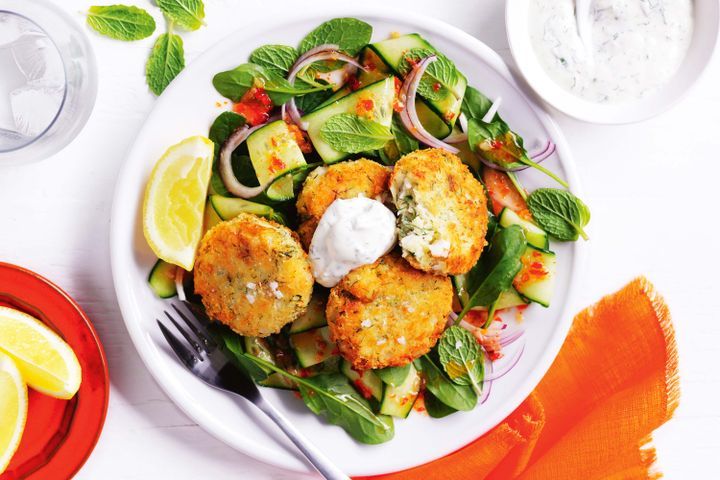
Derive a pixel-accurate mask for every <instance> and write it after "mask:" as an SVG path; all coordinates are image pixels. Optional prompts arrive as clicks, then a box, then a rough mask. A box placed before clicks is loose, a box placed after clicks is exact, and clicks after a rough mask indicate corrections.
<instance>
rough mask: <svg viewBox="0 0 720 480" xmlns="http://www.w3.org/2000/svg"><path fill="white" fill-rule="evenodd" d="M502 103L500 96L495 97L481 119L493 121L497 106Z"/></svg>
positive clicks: (486, 121)
mask: <svg viewBox="0 0 720 480" xmlns="http://www.w3.org/2000/svg"><path fill="white" fill-rule="evenodd" d="M501 103H502V97H497V98H496V99H495V100H494V101H493V103H492V105H490V108H488V111H487V112H485V116H484V117H483V118H482V121H483V122H485V123H490V122H492V121H493V118H495V114H496V113H497V111H498V108H500V104H501Z"/></svg>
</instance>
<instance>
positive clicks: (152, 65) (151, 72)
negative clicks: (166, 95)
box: [145, 33, 185, 95]
mask: <svg viewBox="0 0 720 480" xmlns="http://www.w3.org/2000/svg"><path fill="white" fill-rule="evenodd" d="M183 68H185V52H184V50H183V41H182V38H180V37H179V36H178V35H175V34H174V33H163V34H162V35H160V36H159V37H158V39H157V40H156V41H155V45H154V46H153V49H152V52H150V58H148V61H147V64H146V65H145V78H146V80H147V84H148V86H149V87H150V90H151V91H152V92H153V93H154V94H155V95H160V94H161V93H162V92H163V90H165V88H166V87H167V86H168V85H170V82H172V80H173V79H174V78H175V77H176V76H177V74H178V73H180V71H181V70H182V69H183Z"/></svg>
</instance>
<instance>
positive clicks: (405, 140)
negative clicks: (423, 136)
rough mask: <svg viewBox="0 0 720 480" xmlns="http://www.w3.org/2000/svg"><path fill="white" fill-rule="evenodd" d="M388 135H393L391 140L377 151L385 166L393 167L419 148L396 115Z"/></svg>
mask: <svg viewBox="0 0 720 480" xmlns="http://www.w3.org/2000/svg"><path fill="white" fill-rule="evenodd" d="M390 133H392V135H393V140H392V141H389V142H388V143H386V144H385V146H384V147H383V148H382V149H380V150H377V154H378V156H379V157H380V159H381V160H382V162H383V163H385V165H394V164H395V162H397V161H398V160H399V159H400V157H402V156H403V155H406V154H408V153H410V152H414V151H415V150H417V149H418V148H420V144H419V143H418V141H417V140H416V139H415V138H414V137H412V136H411V135H410V134H409V133H407V131H406V130H405V127H403V125H402V123H401V122H400V119H399V117H398V115H397V114H395V115H393V120H392V123H391V124H390Z"/></svg>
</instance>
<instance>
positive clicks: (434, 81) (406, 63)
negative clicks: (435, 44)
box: [398, 48, 459, 100]
mask: <svg viewBox="0 0 720 480" xmlns="http://www.w3.org/2000/svg"><path fill="white" fill-rule="evenodd" d="M431 55H435V56H436V57H437V60H435V61H434V62H432V63H431V64H430V65H428V67H427V70H425V74H424V75H423V78H422V79H421V80H420V84H419V85H418V93H420V95H422V96H423V97H425V98H426V99H428V100H440V99H441V98H443V97H445V96H446V95H447V94H448V90H447V89H449V88H452V87H453V86H454V85H455V83H456V82H457V80H458V75H459V74H458V71H457V68H456V67H455V64H454V63H453V62H452V61H451V60H450V59H449V58H447V57H446V56H445V55H443V54H441V53H439V52H436V51H434V50H430V49H429V48H412V49H410V50H408V51H407V52H405V54H404V55H403V57H402V60H401V61H400V64H399V65H398V71H399V72H400V74H401V75H403V76H405V75H407V74H408V73H409V72H410V70H411V69H412V66H413V65H414V64H416V63H418V62H419V61H420V60H422V59H423V58H427V57H429V56H431Z"/></svg>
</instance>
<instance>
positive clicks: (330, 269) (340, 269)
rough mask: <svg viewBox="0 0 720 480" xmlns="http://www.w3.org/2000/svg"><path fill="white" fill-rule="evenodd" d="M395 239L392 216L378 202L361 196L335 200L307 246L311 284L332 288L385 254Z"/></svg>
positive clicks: (392, 214) (393, 215)
mask: <svg viewBox="0 0 720 480" xmlns="http://www.w3.org/2000/svg"><path fill="white" fill-rule="evenodd" d="M396 240H397V236H396V233H395V214H394V213H393V212H391V211H390V210H389V209H388V208H387V207H386V206H385V205H383V204H382V203H381V202H378V201H377V200H372V199H370V198H365V197H357V198H351V199H348V200H343V199H337V200H335V201H334V202H333V203H332V204H330V206H329V207H328V209H327V210H326V211H325V213H324V214H323V216H322V218H321V219H320V222H319V223H318V226H317V228H316V229H315V234H314V235H313V239H312V242H311V243H310V261H311V262H312V266H313V274H314V276H315V281H317V282H318V283H319V284H320V285H323V286H325V287H334V286H335V285H337V284H338V282H340V280H342V278H343V277H344V276H345V275H347V274H348V273H349V272H350V270H353V269H355V268H357V267H359V266H361V265H368V264H371V263H374V262H375V260H377V259H378V258H380V257H382V256H383V255H385V254H386V253H387V252H389V251H390V250H391V249H392V248H393V246H394V245H395V242H396Z"/></svg>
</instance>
